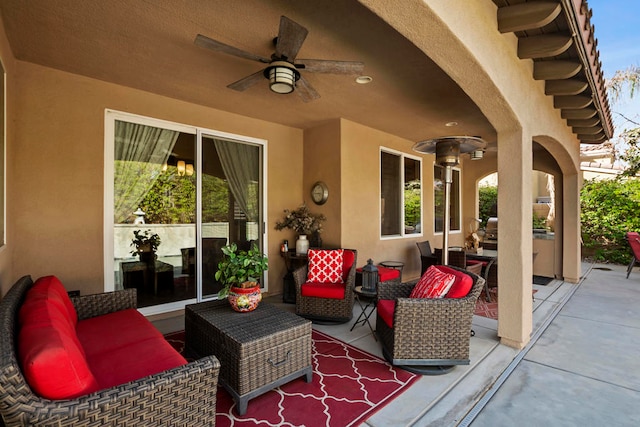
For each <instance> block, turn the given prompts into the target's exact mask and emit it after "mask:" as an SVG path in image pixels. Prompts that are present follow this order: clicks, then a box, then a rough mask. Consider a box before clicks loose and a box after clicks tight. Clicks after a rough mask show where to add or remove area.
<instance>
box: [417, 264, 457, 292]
mask: <svg viewBox="0 0 640 427" xmlns="http://www.w3.org/2000/svg"><path fill="white" fill-rule="evenodd" d="M455 280H456V276H454V275H453V274H448V273H443V272H442V271H440V270H439V269H438V268H437V267H436V266H435V265H432V266H430V267H429V268H428V269H427V271H425V272H424V274H423V275H422V277H421V278H420V280H418V283H416V285H415V286H414V287H413V290H412V291H411V295H409V298H443V297H444V296H445V295H446V294H447V292H449V289H451V286H453V282H455Z"/></svg>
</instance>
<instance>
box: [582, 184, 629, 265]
mask: <svg viewBox="0 0 640 427" xmlns="http://www.w3.org/2000/svg"><path fill="white" fill-rule="evenodd" d="M580 207H581V214H580V221H581V223H582V241H583V245H584V252H583V255H585V256H589V257H592V258H594V259H595V260H596V261H607V262H611V263H616V264H627V263H628V262H629V260H630V259H631V258H630V256H631V253H630V249H629V245H628V243H627V241H626V240H625V235H626V233H627V232H628V231H638V230H640V181H639V180H637V179H627V180H624V179H616V180H603V181H595V180H589V181H585V184H584V186H583V188H582V190H581V193H580Z"/></svg>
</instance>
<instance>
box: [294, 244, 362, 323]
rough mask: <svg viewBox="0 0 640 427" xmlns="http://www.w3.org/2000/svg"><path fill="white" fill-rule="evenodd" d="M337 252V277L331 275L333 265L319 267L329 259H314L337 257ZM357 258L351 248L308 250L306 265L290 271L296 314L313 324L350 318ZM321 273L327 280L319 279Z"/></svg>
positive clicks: (338, 321) (339, 321) (344, 320)
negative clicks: (339, 258) (339, 261)
mask: <svg viewBox="0 0 640 427" xmlns="http://www.w3.org/2000/svg"><path fill="white" fill-rule="evenodd" d="M338 251H342V265H341V270H342V271H341V277H340V278H336V277H334V276H335V271H332V270H333V267H324V268H323V266H326V265H331V264H332V263H331V262H329V263H327V262H325V261H322V262H320V261H319V262H317V263H316V262H315V261H316V260H317V259H321V260H326V259H327V258H326V257H333V256H337V252H338ZM357 257H358V252H357V251H356V250H353V249H342V250H323V249H310V250H309V261H308V263H307V265H304V266H302V267H300V268H298V269H296V270H295V271H294V272H293V279H294V282H295V284H296V314H297V315H299V316H302V317H304V318H307V319H309V320H312V321H314V322H316V323H323V322H324V323H346V322H349V321H350V320H351V318H352V317H353V303H354V293H353V290H354V287H355V281H356V262H357ZM310 272H311V275H310V274H309V273H310ZM325 276H326V277H327V279H323V277H325Z"/></svg>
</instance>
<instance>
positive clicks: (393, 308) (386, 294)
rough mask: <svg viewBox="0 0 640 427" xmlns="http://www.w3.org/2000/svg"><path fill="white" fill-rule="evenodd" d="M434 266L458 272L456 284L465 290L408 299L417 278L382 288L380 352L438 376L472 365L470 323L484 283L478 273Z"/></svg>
mask: <svg viewBox="0 0 640 427" xmlns="http://www.w3.org/2000/svg"><path fill="white" fill-rule="evenodd" d="M436 268H438V269H439V270H440V271H442V272H446V273H451V274H454V275H455V276H456V282H455V283H456V284H455V285H454V286H456V285H458V286H461V284H464V285H466V290H467V292H466V293H465V292H464V290H465V287H464V286H462V287H461V288H458V289H456V292H455V294H454V288H453V287H452V288H451V290H450V291H448V293H447V295H446V296H445V297H444V298H415V297H414V298H410V295H411V292H412V290H413V289H414V287H415V286H416V284H417V283H418V282H419V279H418V280H413V281H410V282H405V283H401V284H399V285H398V284H394V285H390V286H386V285H385V284H384V283H380V285H379V287H378V310H377V319H376V332H377V334H378V337H379V338H380V342H381V344H382V353H383V355H384V357H385V358H386V359H387V360H388V361H389V363H391V364H393V365H399V366H402V367H403V368H404V369H407V370H410V371H412V372H418V373H420V374H430V375H439V374H443V373H447V372H449V371H451V370H452V369H453V368H454V367H455V365H468V364H469V363H470V361H469V351H470V350H469V345H470V339H471V322H472V320H473V313H474V310H475V306H476V301H477V300H478V297H479V296H480V292H481V291H482V288H483V286H484V279H483V278H482V277H480V276H478V275H477V274H474V273H470V272H468V271H466V270H463V269H461V268H457V267H453V266H436ZM469 278H470V279H471V284H469V283H468V281H469ZM462 281H465V282H462ZM469 286H470V287H471V289H470V290H468V287H469Z"/></svg>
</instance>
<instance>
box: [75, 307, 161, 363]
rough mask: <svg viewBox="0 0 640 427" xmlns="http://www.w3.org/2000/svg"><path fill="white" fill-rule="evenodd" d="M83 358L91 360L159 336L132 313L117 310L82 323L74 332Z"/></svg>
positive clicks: (144, 319) (128, 310) (149, 324)
mask: <svg viewBox="0 0 640 427" xmlns="http://www.w3.org/2000/svg"><path fill="white" fill-rule="evenodd" d="M76 333H77V334H78V340H79V341H80V343H81V344H82V347H83V348H84V351H85V354H86V355H87V357H88V356H93V355H95V354H102V353H106V352H108V351H111V350H114V349H118V348H121V347H126V346H128V345H130V344H133V343H135V342H137V341H139V340H140V339H146V338H162V334H161V333H160V332H159V331H158V330H157V329H156V328H155V327H154V326H153V325H152V324H151V323H149V321H148V320H147V319H146V318H145V317H144V316H143V315H142V314H141V313H140V312H139V311H138V310H136V309H134V308H130V309H127V310H120V311H116V312H113V313H109V314H105V315H102V316H96V317H91V318H89V319H85V320H82V321H81V322H79V323H78V327H77V328H76Z"/></svg>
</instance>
